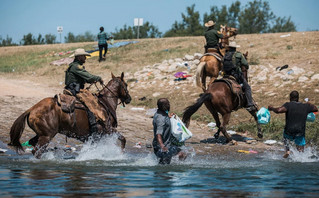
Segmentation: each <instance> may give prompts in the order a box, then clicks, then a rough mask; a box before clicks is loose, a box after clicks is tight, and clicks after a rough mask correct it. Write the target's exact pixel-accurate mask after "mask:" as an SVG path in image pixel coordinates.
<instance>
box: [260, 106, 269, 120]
mask: <svg viewBox="0 0 319 198" xmlns="http://www.w3.org/2000/svg"><path fill="white" fill-rule="evenodd" d="M257 118H258V123H259V124H268V123H269V121H270V112H269V110H268V109H266V108H265V107H262V108H260V109H259V111H258V112H257Z"/></svg>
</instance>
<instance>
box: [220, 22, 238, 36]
mask: <svg viewBox="0 0 319 198" xmlns="http://www.w3.org/2000/svg"><path fill="white" fill-rule="evenodd" d="M237 31H238V29H237V28H233V27H228V26H227V25H220V32H221V33H222V34H223V35H224V36H227V37H228V38H229V37H232V36H236V35H237Z"/></svg>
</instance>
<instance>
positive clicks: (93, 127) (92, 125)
mask: <svg viewBox="0 0 319 198" xmlns="http://www.w3.org/2000/svg"><path fill="white" fill-rule="evenodd" d="M87 114H88V120H89V127H90V134H91V135H92V134H95V133H98V132H99V130H98V127H97V122H96V119H95V116H94V114H93V113H92V112H91V111H90V110H88V111H87Z"/></svg>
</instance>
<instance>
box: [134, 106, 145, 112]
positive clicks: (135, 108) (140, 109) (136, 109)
mask: <svg viewBox="0 0 319 198" xmlns="http://www.w3.org/2000/svg"><path fill="white" fill-rule="evenodd" d="M131 110H133V111H144V110H145V109H144V108H143V107H132V108H131Z"/></svg>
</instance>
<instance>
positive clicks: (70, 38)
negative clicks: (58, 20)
mask: <svg viewBox="0 0 319 198" xmlns="http://www.w3.org/2000/svg"><path fill="white" fill-rule="evenodd" d="M64 41H65V42H66V43H75V42H76V40H75V35H74V34H73V33H72V32H69V33H68V34H67V36H65V37H64Z"/></svg>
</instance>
